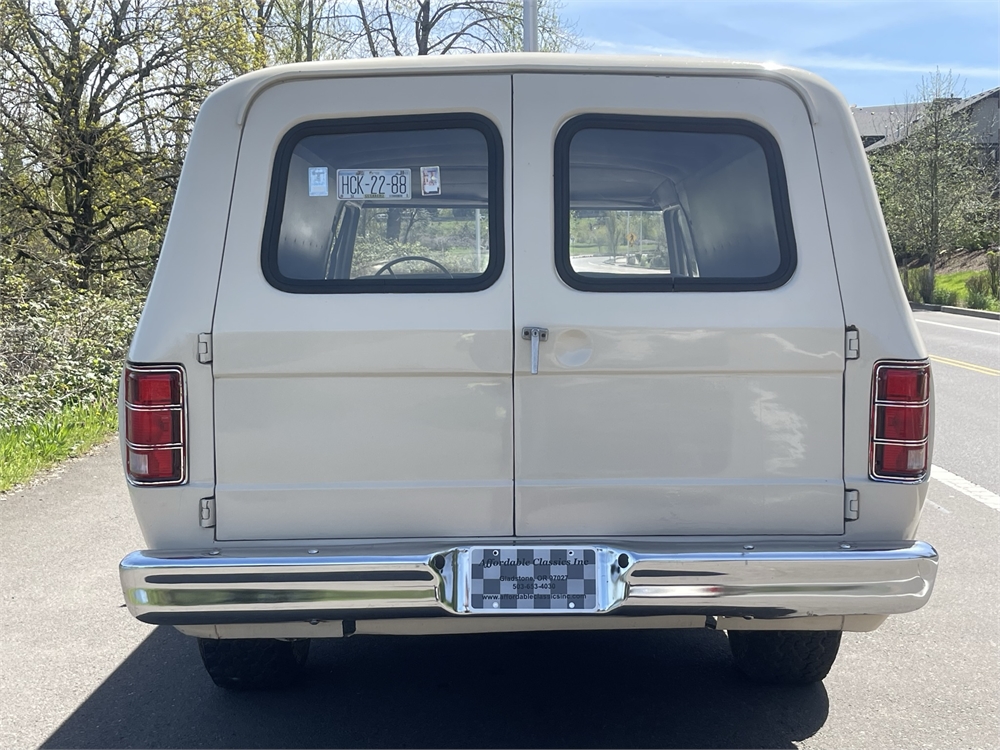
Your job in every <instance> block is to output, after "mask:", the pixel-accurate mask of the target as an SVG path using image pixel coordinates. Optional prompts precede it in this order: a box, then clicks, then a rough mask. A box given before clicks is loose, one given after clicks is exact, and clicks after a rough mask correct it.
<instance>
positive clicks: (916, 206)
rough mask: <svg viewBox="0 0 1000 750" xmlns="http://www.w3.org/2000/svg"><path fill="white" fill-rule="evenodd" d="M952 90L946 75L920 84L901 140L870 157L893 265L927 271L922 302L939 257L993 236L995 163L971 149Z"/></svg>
mask: <svg viewBox="0 0 1000 750" xmlns="http://www.w3.org/2000/svg"><path fill="white" fill-rule="evenodd" d="M957 88H958V81H957V79H955V78H954V77H953V76H952V75H951V74H950V73H949V74H942V73H940V72H938V73H935V74H934V75H932V76H930V77H929V78H925V79H923V80H922V82H921V86H920V89H919V93H918V97H919V100H920V101H921V102H923V103H922V105H921V104H917V103H914V102H910V103H909V104H908V105H907V108H908V109H909V110H910V111H911V112H913V111H919V115H918V116H916V117H904V118H903V122H902V124H901V127H900V132H899V134H898V135H896V134H893V135H892V136H891V137H887V138H886V140H885V142H884V145H883V144H879V145H878V146H876V147H875V148H873V149H872V150H871V151H870V156H869V161H870V163H871V168H872V176H873V177H874V179H875V184H876V187H877V188H878V192H879V199H880V201H881V204H882V212H883V214H884V216H885V220H886V227H887V229H888V231H889V237H890V239H891V240H892V246H893V250H894V252H895V253H896V256H897V259H898V262H900V264H902V265H924V264H926V265H927V266H928V273H927V275H926V279H925V281H924V286H925V288H924V290H923V292H924V297H925V298H926V299H929V298H930V297H931V295H932V294H933V289H934V274H935V270H936V267H937V262H938V258H939V256H940V253H941V252H942V251H947V250H951V249H953V248H955V247H958V246H960V245H961V244H962V243H968V242H970V241H971V242H976V241H977V240H976V237H977V236H978V237H989V236H991V235H992V236H994V237H995V236H996V216H997V200H996V190H997V171H996V169H997V168H996V164H995V163H994V162H993V161H992V160H991V159H990V158H988V156H987V155H985V154H984V152H983V151H982V150H981V148H980V147H979V145H978V144H977V142H976V139H975V131H974V129H973V123H972V122H971V121H970V117H969V115H970V112H969V110H968V109H963V108H962V107H960V106H959V104H960V103H961V101H962V99H961V98H959V97H957V96H956V90H957Z"/></svg>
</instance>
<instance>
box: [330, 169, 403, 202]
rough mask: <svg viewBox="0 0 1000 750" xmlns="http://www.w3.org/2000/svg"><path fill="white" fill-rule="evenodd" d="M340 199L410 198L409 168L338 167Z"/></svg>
mask: <svg viewBox="0 0 1000 750" xmlns="http://www.w3.org/2000/svg"><path fill="white" fill-rule="evenodd" d="M337 198H338V199H339V200H342V201H343V200H384V201H408V200H410V170H409V169H338V170H337Z"/></svg>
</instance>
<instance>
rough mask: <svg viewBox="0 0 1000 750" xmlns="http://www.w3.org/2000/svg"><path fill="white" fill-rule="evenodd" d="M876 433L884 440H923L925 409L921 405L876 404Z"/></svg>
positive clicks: (925, 430)
mask: <svg viewBox="0 0 1000 750" xmlns="http://www.w3.org/2000/svg"><path fill="white" fill-rule="evenodd" d="M876 408H877V409H878V418H877V420H876V428H875V431H876V434H878V435H879V436H880V437H883V438H885V439H886V440H907V441H912V440H923V439H924V438H925V437H927V409H926V407H923V406H878V407H876Z"/></svg>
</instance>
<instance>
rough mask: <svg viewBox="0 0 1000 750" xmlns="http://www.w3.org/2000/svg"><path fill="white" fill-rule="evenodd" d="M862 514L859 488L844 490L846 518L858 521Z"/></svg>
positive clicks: (846, 519)
mask: <svg viewBox="0 0 1000 750" xmlns="http://www.w3.org/2000/svg"><path fill="white" fill-rule="evenodd" d="M860 515H861V497H860V494H859V493H858V491H857V490H844V520H845V521H857V520H858V517H859V516H860Z"/></svg>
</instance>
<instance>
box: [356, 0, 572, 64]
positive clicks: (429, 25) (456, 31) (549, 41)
mask: <svg viewBox="0 0 1000 750" xmlns="http://www.w3.org/2000/svg"><path fill="white" fill-rule="evenodd" d="M353 4H354V5H355V7H356V10H355V11H354V12H353V13H348V14H347V15H346V17H345V21H346V23H345V29H344V32H343V33H344V38H345V41H346V42H347V43H348V45H349V50H350V52H351V54H353V55H355V56H358V57H367V56H371V57H391V56H404V55H445V54H448V53H450V52H512V51H517V50H520V49H521V45H522V33H521V29H522V20H523V16H522V13H523V7H522V3H521V2H519V0H453V1H451V2H434V0H414V1H413V2H406V1H404V0H382V1H381V2H373V1H372V0H354V3H353ZM559 10H560V6H559V4H558V3H557V2H554V1H553V0H542V2H540V3H539V10H538V34H539V49H541V50H542V51H545V52H556V51H562V50H566V49H572V48H575V47H579V46H580V41H579V39H578V38H577V37H576V36H575V35H574V34H573V31H572V29H571V28H570V27H568V26H567V25H566V24H565V22H564V21H562V20H561V19H560V17H559Z"/></svg>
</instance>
